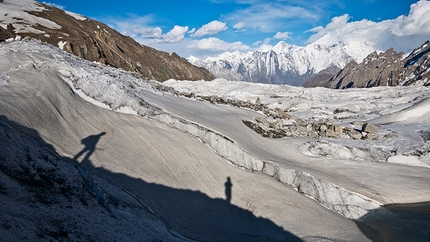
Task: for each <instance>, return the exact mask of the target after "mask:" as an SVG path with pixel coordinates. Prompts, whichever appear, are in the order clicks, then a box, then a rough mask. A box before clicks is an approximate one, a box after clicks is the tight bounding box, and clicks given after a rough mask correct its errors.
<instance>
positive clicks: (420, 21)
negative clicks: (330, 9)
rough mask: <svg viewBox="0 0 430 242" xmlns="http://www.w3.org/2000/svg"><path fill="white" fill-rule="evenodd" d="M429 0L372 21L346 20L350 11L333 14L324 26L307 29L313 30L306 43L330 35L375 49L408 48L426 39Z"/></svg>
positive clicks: (405, 49) (429, 19) (427, 37)
mask: <svg viewBox="0 0 430 242" xmlns="http://www.w3.org/2000/svg"><path fill="white" fill-rule="evenodd" d="M429 13H430V1H425V0H421V1H419V2H417V3H414V4H412V5H411V8H410V11H409V14H408V15H406V16H405V15H402V16H399V17H398V18H396V19H390V20H384V21H380V22H374V21H370V20H367V19H364V20H361V21H354V22H348V21H349V20H350V16H349V15H342V16H338V17H334V18H333V19H332V21H331V22H330V23H329V24H327V25H326V26H325V27H322V26H319V27H316V28H313V29H311V30H309V31H311V32H315V34H313V35H312V36H311V37H310V38H309V40H308V43H312V42H315V41H317V40H318V39H321V38H322V37H323V36H327V35H329V36H330V37H331V38H332V39H336V40H339V41H344V42H349V41H362V42H366V43H368V44H370V45H372V46H373V47H374V48H375V49H377V50H386V49H388V48H390V47H393V48H394V49H395V50H397V51H410V50H411V49H413V48H416V47H417V46H419V45H420V44H422V43H423V42H425V41H426V40H428V39H429V36H430V14H429Z"/></svg>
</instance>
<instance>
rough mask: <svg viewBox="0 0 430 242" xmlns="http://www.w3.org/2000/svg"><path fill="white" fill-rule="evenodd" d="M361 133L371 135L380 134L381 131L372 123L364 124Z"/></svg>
mask: <svg viewBox="0 0 430 242" xmlns="http://www.w3.org/2000/svg"><path fill="white" fill-rule="evenodd" d="M361 131H362V132H366V133H371V134H377V133H379V130H378V129H377V128H376V127H375V126H374V125H373V124H370V123H364V124H363V126H362V128H361Z"/></svg>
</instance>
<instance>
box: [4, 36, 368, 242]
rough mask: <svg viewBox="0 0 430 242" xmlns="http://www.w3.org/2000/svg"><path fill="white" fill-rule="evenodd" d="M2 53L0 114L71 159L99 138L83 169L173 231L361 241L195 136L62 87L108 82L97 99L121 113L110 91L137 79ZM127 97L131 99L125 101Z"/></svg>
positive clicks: (20, 51) (26, 47)
mask: <svg viewBox="0 0 430 242" xmlns="http://www.w3.org/2000/svg"><path fill="white" fill-rule="evenodd" d="M0 54H1V56H2V58H1V59H0V68H1V73H2V74H1V84H2V85H1V88H0V114H1V115H4V116H5V117H7V119H9V120H11V121H13V122H16V123H18V124H19V125H22V126H25V127H28V128H31V129H35V130H37V132H38V133H39V134H40V136H41V138H42V139H43V140H44V141H45V142H47V143H48V144H51V145H52V146H53V147H54V148H55V149H56V151H57V152H59V154H60V155H62V156H64V157H68V158H70V159H71V158H72V157H74V156H75V155H76V154H78V152H80V151H81V150H82V149H83V148H84V146H83V144H81V140H83V139H84V138H86V137H89V136H91V135H96V134H100V133H101V132H106V134H105V135H104V136H102V137H101V138H100V140H99V141H98V142H97V144H96V147H97V149H95V150H94V153H93V154H92V155H91V156H90V157H89V159H84V161H83V162H82V167H83V168H84V169H86V170H88V171H89V172H91V173H94V174H95V175H97V176H98V177H100V178H103V179H106V180H108V181H110V182H112V183H114V184H116V185H119V186H122V187H124V188H125V189H127V190H128V191H130V192H131V193H132V194H133V196H135V197H137V198H138V199H139V200H141V201H143V202H145V203H146V204H147V205H148V206H150V207H151V208H152V209H153V210H154V211H155V212H156V213H157V214H158V216H159V217H161V218H162V219H163V220H164V221H166V222H167V223H168V224H169V225H170V226H171V228H172V229H173V230H174V231H177V232H178V233H180V234H182V235H184V236H186V237H189V238H193V239H198V240H236V241H237V240H262V239H264V238H268V239H273V240H282V239H285V238H290V239H294V238H295V236H294V235H296V236H298V237H300V238H303V239H305V240H321V239H324V238H327V239H333V240H347V239H354V240H356V241H360V240H366V238H365V237H364V236H363V235H362V234H361V233H360V232H359V230H358V228H357V227H356V225H355V224H354V223H353V222H352V221H349V220H347V219H345V218H344V217H342V216H340V215H338V214H336V213H333V212H331V211H329V210H327V209H325V208H324V207H322V206H320V205H319V204H317V203H316V202H315V201H313V200H311V199H308V198H306V197H305V196H302V195H301V194H299V193H297V192H296V191H294V190H293V189H291V188H288V187H286V186H284V185H282V184H281V183H279V182H277V181H275V180H274V179H272V178H270V177H268V176H265V175H263V174H256V173H251V172H247V171H244V170H241V169H237V168H236V167H234V166H231V165H229V164H228V163H227V162H226V160H225V159H223V158H221V157H220V156H218V155H217V154H215V153H214V152H213V151H212V150H211V149H209V148H208V147H207V146H205V145H204V144H202V143H201V142H200V141H199V140H198V139H196V138H195V137H193V136H190V135H188V134H185V133H183V132H181V131H179V130H177V129H172V128H170V127H168V126H167V125H165V124H163V123H160V122H158V121H154V120H148V119H144V118H142V117H139V116H135V115H126V114H121V113H116V112H112V111H110V110H106V109H103V108H100V107H97V106H95V105H93V104H91V103H89V102H86V101H84V100H83V99H81V98H80V97H79V96H78V95H77V93H76V92H75V91H73V90H72V89H71V88H70V87H69V86H68V85H67V84H66V83H65V81H64V79H67V80H68V81H71V82H75V84H79V82H80V81H86V80H89V81H91V82H92V83H93V84H95V85H96V84H97V83H98V82H100V83H102V82H107V83H108V85H107V86H102V85H100V87H99V89H98V91H99V92H100V93H102V94H104V95H105V96H103V98H108V97H109V96H110V97H112V100H116V103H109V102H107V103H109V104H110V105H111V106H115V105H116V109H118V110H122V111H127V112H131V111H130V110H127V109H124V108H121V107H120V106H121V105H120V104H121V102H124V103H133V102H134V101H136V100H134V99H133V98H128V99H127V98H124V99H117V98H114V97H115V96H117V95H119V94H121V89H120V88H118V87H121V83H123V85H124V84H125V83H127V81H134V82H136V83H135V84H136V85H137V84H139V83H141V82H142V81H140V80H138V79H134V78H133V77H132V76H130V75H127V74H126V73H124V72H121V71H118V70H115V69H112V68H104V67H101V66H98V65H97V64H93V66H91V65H89V63H88V62H85V61H82V60H80V59H75V57H73V56H70V55H67V54H65V53H64V52H60V51H59V50H57V49H55V48H54V47H51V46H47V45H41V44H39V43H36V42H29V43H19V42H17V43H11V44H2V45H0ZM118 80H121V81H118ZM128 84H129V83H127V85H128ZM145 85H148V86H151V85H152V84H151V83H147V84H145V83H143V84H142V83H141V85H140V86H139V88H143V87H145ZM124 86H125V85H124ZM124 86H123V87H124ZM104 88H108V89H104ZM109 88H111V89H109ZM82 90H83V91H85V90H84V89H82ZM87 91H88V90H87ZM142 91H144V90H142ZM130 92H131V93H134V91H132V90H128V91H125V92H124V94H127V93H130ZM143 93H145V92H143ZM150 93H152V91H151V92H148V93H147V94H148V96H149V94H150ZM94 97H95V98H101V97H100V96H94ZM155 97H157V98H158V99H163V97H162V96H158V95H157V96H153V98H155ZM142 98H146V97H145V96H142ZM166 100H168V99H166ZM174 100H182V99H174ZM102 101H103V100H102ZM163 102H164V101H163ZM187 102H188V101H187ZM193 102H194V101H193ZM137 103H140V104H139V105H140V106H139V105H138V106H139V107H141V109H138V108H136V107H135V109H137V111H139V112H142V113H145V112H147V111H148V110H150V109H149V108H145V103H144V100H139V101H138V102H137ZM195 103H197V102H195ZM197 104H198V103H197ZM214 107H216V106H214ZM216 108H219V107H216ZM196 111H197V110H196ZM153 112H155V113H156V112H162V111H157V110H155V111H153ZM147 113H149V112H147ZM233 115H239V116H240V115H241V112H239V113H238V114H235V113H234V112H233ZM205 125H206V124H205ZM207 126H209V125H207ZM219 131H221V130H219ZM246 134H250V133H249V132H246V133H245V135H246ZM251 135H252V134H251ZM81 159H82V157H79V158H78V160H79V161H81ZM227 177H230V179H231V182H232V184H233V186H232V199H231V204H229V203H227V202H226V201H225V199H224V198H225V186H224V183H225V182H226V179H227ZM268 188H270V189H268ZM108 204H109V203H108ZM327 221H330V222H329V223H328V222H327ZM293 234H294V235H293Z"/></svg>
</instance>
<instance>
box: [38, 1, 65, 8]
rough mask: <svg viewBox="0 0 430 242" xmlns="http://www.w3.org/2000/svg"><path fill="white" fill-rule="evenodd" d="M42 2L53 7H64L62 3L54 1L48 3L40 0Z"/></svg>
mask: <svg viewBox="0 0 430 242" xmlns="http://www.w3.org/2000/svg"><path fill="white" fill-rule="evenodd" d="M42 3H43V4H46V5H48V6H51V7H54V8H59V9H64V6H63V5H59V4H56V3H50V2H42Z"/></svg>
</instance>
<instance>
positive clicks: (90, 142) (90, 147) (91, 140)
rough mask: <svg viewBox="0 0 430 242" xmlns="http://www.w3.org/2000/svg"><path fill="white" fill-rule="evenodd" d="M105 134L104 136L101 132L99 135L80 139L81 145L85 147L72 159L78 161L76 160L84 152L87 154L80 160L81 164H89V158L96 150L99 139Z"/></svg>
mask: <svg viewBox="0 0 430 242" xmlns="http://www.w3.org/2000/svg"><path fill="white" fill-rule="evenodd" d="M105 134H106V132H101V133H100V134H96V135H90V136H88V137H86V138H84V139H82V140H81V144H83V145H85V147H84V148H83V149H82V150H81V151H79V153H77V154H76V155H75V156H74V157H73V160H75V161H78V158H79V157H80V156H81V155H83V154H85V152H87V154H86V155H85V157H84V158H83V159H82V162H81V164H84V163H89V162H90V160H89V158H90V156H91V155H92V154H93V152H94V151H95V150H96V145H97V143H98V142H99V140H100V138H101V137H102V136H103V135H105Z"/></svg>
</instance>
